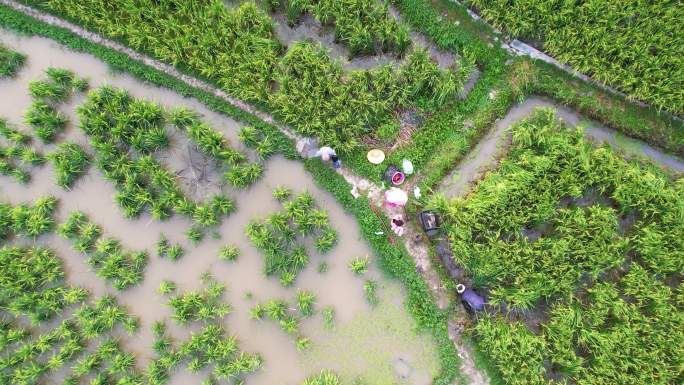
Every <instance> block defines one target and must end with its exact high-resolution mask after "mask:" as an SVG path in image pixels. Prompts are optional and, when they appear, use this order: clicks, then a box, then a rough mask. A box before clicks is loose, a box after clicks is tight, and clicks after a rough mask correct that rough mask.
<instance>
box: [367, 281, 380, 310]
mask: <svg viewBox="0 0 684 385" xmlns="http://www.w3.org/2000/svg"><path fill="white" fill-rule="evenodd" d="M363 292H364V293H365V294H366V301H367V302H368V303H369V304H370V305H371V306H375V305H377V304H378V303H380V298H378V283H377V282H375V281H373V280H370V279H367V280H366V282H364V283H363Z"/></svg>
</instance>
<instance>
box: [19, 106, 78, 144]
mask: <svg viewBox="0 0 684 385" xmlns="http://www.w3.org/2000/svg"><path fill="white" fill-rule="evenodd" d="M24 121H25V122H26V124H28V125H29V126H31V128H33V130H34V132H35V133H36V136H37V137H38V138H40V139H41V140H42V141H43V142H44V143H51V142H52V141H54V139H55V137H56V136H57V135H58V134H59V133H61V132H62V131H64V128H65V127H66V124H67V122H68V121H69V119H68V118H67V117H66V116H64V115H63V114H62V113H61V112H59V111H57V110H56V109H55V108H54V107H52V106H50V105H49V104H47V103H45V102H42V101H34V102H33V103H32V104H31V106H30V107H29V109H28V110H26V112H25V113H24Z"/></svg>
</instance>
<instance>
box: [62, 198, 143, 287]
mask: <svg viewBox="0 0 684 385" xmlns="http://www.w3.org/2000/svg"><path fill="white" fill-rule="evenodd" d="M58 233H59V234H60V235H61V236H62V237H64V238H67V239H70V240H71V241H72V242H73V243H74V248H75V249H76V250H78V251H80V252H82V253H84V254H86V255H87V256H88V258H87V259H86V263H87V264H88V265H89V266H90V267H91V268H93V269H94V270H95V272H96V274H97V275H98V276H99V277H101V278H103V279H105V280H106V281H110V282H111V283H112V285H113V286H114V287H115V288H116V289H118V290H125V289H127V288H129V287H131V286H133V285H135V284H138V283H140V282H141V281H142V280H143V274H144V271H145V267H146V266H147V252H145V251H128V250H124V249H123V248H122V247H121V243H120V242H119V241H118V240H116V239H113V238H104V237H102V228H101V227H100V226H98V225H97V224H95V223H93V222H91V221H90V220H89V219H88V217H87V216H86V214H84V213H83V212H79V211H75V212H72V213H71V214H70V215H69V217H68V218H67V221H66V222H65V223H64V224H62V225H61V226H60V227H59V229H58Z"/></svg>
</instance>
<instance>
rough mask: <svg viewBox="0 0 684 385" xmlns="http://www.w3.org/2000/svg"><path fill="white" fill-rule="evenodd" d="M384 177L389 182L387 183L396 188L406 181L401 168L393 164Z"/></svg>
mask: <svg viewBox="0 0 684 385" xmlns="http://www.w3.org/2000/svg"><path fill="white" fill-rule="evenodd" d="M384 176H385V181H387V183H391V184H392V185H394V186H399V185H400V184H402V183H404V179H406V177H405V176H404V173H403V172H401V171H400V170H399V167H397V166H395V165H393V164H390V165H389V166H388V167H387V169H386V170H385V175H384Z"/></svg>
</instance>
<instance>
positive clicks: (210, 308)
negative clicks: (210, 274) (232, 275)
mask: <svg viewBox="0 0 684 385" xmlns="http://www.w3.org/2000/svg"><path fill="white" fill-rule="evenodd" d="M206 285H207V287H206V288H205V289H204V290H203V291H201V292H196V291H189V292H185V293H182V294H177V295H175V296H173V297H171V299H170V300H169V306H170V307H171V309H172V310H173V315H172V318H173V319H174V320H175V321H176V322H177V323H178V324H180V325H185V324H187V323H188V322H193V321H203V322H207V321H212V320H216V319H220V318H223V317H224V316H225V315H227V314H229V313H231V312H232V311H233V308H232V307H231V306H230V305H228V304H225V303H222V302H221V297H222V296H223V293H224V292H225V289H226V288H225V285H223V284H221V283H219V282H217V281H215V280H213V279H209V280H207V282H206Z"/></svg>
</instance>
